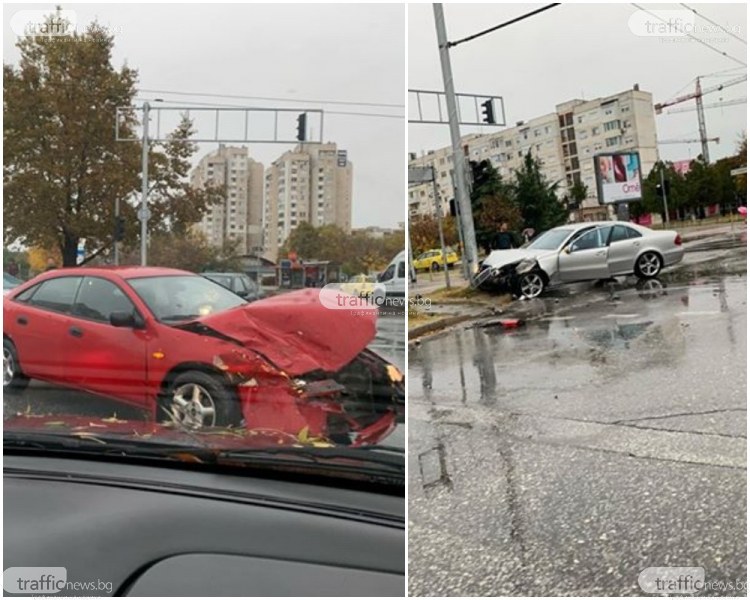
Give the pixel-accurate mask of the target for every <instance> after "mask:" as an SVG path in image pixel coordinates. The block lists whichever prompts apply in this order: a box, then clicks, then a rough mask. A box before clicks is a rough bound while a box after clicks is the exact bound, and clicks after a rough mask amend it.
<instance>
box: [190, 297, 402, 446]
mask: <svg viewBox="0 0 750 600" xmlns="http://www.w3.org/2000/svg"><path fill="white" fill-rule="evenodd" d="M319 293H320V292H318V291H313V290H304V291H300V292H292V293H288V294H283V295H281V296H278V297H274V298H270V299H268V300H262V301H260V302H254V303H252V304H250V305H247V306H245V307H242V308H239V309H235V310H231V311H226V312H224V313H221V314H218V315H215V316H211V317H207V318H204V319H201V320H200V323H201V325H202V326H204V327H206V328H210V330H211V331H216V332H219V333H220V334H221V335H223V336H226V337H227V338H228V339H231V340H233V341H234V342H235V343H236V345H237V348H236V349H235V350H233V351H231V352H224V353H222V354H220V355H217V356H215V357H214V360H213V364H214V366H215V367H217V368H218V369H220V370H222V371H224V373H225V374H226V375H227V377H228V378H229V380H230V382H231V384H232V386H233V387H234V388H235V389H236V390H237V396H238V400H239V402H240V404H241V409H242V415H243V418H244V422H245V427H247V428H248V429H258V430H271V431H277V432H284V433H286V434H291V435H295V436H306V437H310V438H323V439H331V440H333V441H336V442H337V443H350V444H363V443H375V442H377V441H378V440H379V439H382V438H383V437H385V436H387V435H388V434H389V433H390V432H391V431H392V430H393V428H394V427H395V425H396V422H397V419H398V418H399V417H402V416H403V412H404V410H403V409H404V402H405V395H404V381H403V375H402V374H401V373H400V371H399V370H398V369H397V368H396V367H394V366H393V365H391V364H389V363H388V362H387V361H385V360H384V359H382V358H381V357H379V356H378V355H376V354H374V353H373V352H371V351H370V350H367V349H366V346H367V344H368V343H369V342H370V341H372V339H373V338H374V336H375V331H376V328H375V323H376V320H377V309H376V308H374V309H370V310H358V311H347V310H331V309H329V308H326V307H325V306H324V305H323V303H322V302H321V299H320V297H319V295H318V294H319Z"/></svg>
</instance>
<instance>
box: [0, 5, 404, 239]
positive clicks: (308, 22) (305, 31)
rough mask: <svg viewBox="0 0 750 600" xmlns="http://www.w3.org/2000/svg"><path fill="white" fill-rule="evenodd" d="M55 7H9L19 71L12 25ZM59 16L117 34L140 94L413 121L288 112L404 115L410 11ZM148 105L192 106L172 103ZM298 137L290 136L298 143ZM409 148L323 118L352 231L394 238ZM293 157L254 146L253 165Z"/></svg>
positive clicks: (117, 9) (171, 10)
mask: <svg viewBox="0 0 750 600" xmlns="http://www.w3.org/2000/svg"><path fill="white" fill-rule="evenodd" d="M54 7H55V4H25V5H19V4H15V5H14V4H10V5H8V4H6V5H4V6H3V16H4V19H3V20H4V41H3V55H4V62H5V63H8V62H12V63H16V62H17V60H18V56H19V55H18V52H17V50H16V48H15V46H14V44H15V41H16V39H17V38H16V36H15V34H13V32H12V31H11V29H10V26H9V23H10V19H11V17H12V16H13V14H14V13H15V12H16V11H18V10H21V9H25V10H33V9H44V10H53V9H54ZM62 8H63V9H65V10H74V11H75V12H76V16H77V23H78V26H79V30H80V28H81V26H85V25H86V24H88V23H90V22H91V21H92V20H93V19H94V18H97V19H98V20H99V22H100V23H101V24H103V25H106V26H108V27H110V28H111V29H112V31H113V32H114V33H115V52H114V65H115V67H117V68H119V67H120V66H122V64H123V62H124V61H127V63H128V65H129V66H131V67H133V68H136V69H137V70H138V72H139V89H155V90H169V91H177V92H201V93H212V94H231V95H247V96H266V97H268V96H270V97H280V98H284V99H288V100H289V101H279V102H252V101H241V100H232V99H216V98H198V97H195V98H192V100H193V101H203V102H221V103H227V104H238V103H239V104H241V105H245V106H274V107H286V108H299V107H304V108H323V109H325V110H330V111H339V112H340V111H349V112H369V113H388V114H400V115H403V114H405V112H404V109H403V108H388V107H375V106H335V105H321V104H315V103H311V102H305V103H303V104H295V103H293V102H291V100H295V99H314V100H337V101H347V102H368V103H385V104H396V105H403V103H404V86H405V81H404V61H405V54H406V52H405V45H404V35H405V31H404V28H405V11H404V6H403V5H398V4H391V5H385V4H380V5H374V4H361V5H345V4H336V5H330V4H329V5H324V4H323V5H315V4H308V5H270V4H261V5H249V4H245V5H243V4H219V5H217V4H149V5H146V4H131V5H122V4H121V5H118V4H63V5H62ZM141 97H143V98H146V99H149V98H156V97H160V98H164V99H177V100H179V101H180V102H183V103H184V102H186V101H187V100H188V98H183V97H179V96H175V95H169V94H167V93H159V94H154V93H149V94H143V95H142V96H141ZM291 127H292V128H293V127H294V125H292V126H291ZM295 134H296V131H290V135H291V137H294V135H295ZM404 137H405V132H404V121H403V120H402V119H386V118H373V117H362V116H346V115H334V114H328V115H326V117H325V141H332V142H336V143H337V144H338V146H339V149H344V150H347V151H348V153H349V159H350V160H351V161H352V163H353V164H354V206H353V224H354V226H355V227H361V226H366V225H380V226H387V227H391V226H395V225H396V224H397V223H398V222H399V221H403V220H404V186H405V179H404V143H405V140H404ZM213 147H215V146H213ZM290 148H291V146H279V145H255V146H253V145H251V146H250V154H251V156H253V157H254V158H255V159H257V160H260V161H261V162H263V163H264V164H265V165H268V164H269V163H270V162H271V161H272V160H274V159H275V158H277V157H278V156H279V155H280V154H282V153H283V152H284V151H285V150H287V149H290ZM210 149H211V147H202V148H201V151H202V152H205V151H208V150H210Z"/></svg>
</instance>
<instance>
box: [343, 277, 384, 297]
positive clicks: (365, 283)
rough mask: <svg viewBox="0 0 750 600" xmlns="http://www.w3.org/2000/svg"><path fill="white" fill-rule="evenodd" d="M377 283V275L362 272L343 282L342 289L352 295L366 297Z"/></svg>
mask: <svg viewBox="0 0 750 600" xmlns="http://www.w3.org/2000/svg"><path fill="white" fill-rule="evenodd" d="M376 283H377V277H375V276H374V275H365V274H364V273H360V274H359V275H354V276H353V277H352V278H351V279H349V281H347V282H346V283H342V284H341V290H342V291H344V292H346V293H347V294H351V295H352V296H362V297H366V296H369V295H370V294H372V292H373V290H374V289H375V284H376Z"/></svg>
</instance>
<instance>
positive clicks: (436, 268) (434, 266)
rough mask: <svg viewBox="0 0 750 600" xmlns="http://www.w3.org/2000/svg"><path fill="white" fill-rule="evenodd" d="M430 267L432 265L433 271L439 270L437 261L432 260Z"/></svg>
mask: <svg viewBox="0 0 750 600" xmlns="http://www.w3.org/2000/svg"><path fill="white" fill-rule="evenodd" d="M431 267H432V270H433V271H439V270H440V265H439V264H438V263H436V262H433V263H432V265H431Z"/></svg>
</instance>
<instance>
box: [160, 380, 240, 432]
mask: <svg viewBox="0 0 750 600" xmlns="http://www.w3.org/2000/svg"><path fill="white" fill-rule="evenodd" d="M161 407H162V412H164V413H166V415H162V417H164V416H166V420H169V421H174V422H176V423H178V424H180V425H182V426H184V427H187V428H189V429H200V428H202V427H238V426H240V425H241V424H242V411H241V410H240V405H239V402H238V401H237V398H236V396H235V395H234V394H233V393H232V391H231V390H230V389H229V388H228V387H227V386H226V385H225V384H224V382H223V381H221V380H220V378H219V377H217V376H215V375H211V374H209V373H204V372H202V371H186V372H185V373H180V374H179V375H178V376H177V377H175V378H174V380H173V381H172V384H171V385H170V386H169V390H168V392H167V394H166V396H165V398H164V400H163V402H162V405H161Z"/></svg>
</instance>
